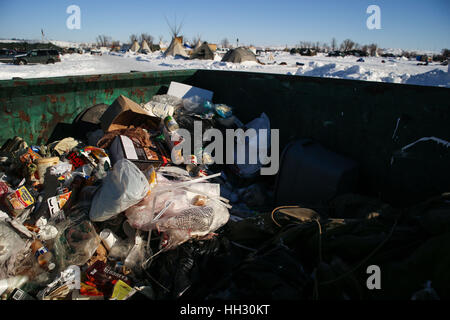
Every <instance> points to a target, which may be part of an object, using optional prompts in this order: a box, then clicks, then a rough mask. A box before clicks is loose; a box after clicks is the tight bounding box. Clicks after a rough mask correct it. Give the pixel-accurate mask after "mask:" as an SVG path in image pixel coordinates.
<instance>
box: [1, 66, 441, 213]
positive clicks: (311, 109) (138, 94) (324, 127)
mask: <svg viewBox="0 0 450 320" xmlns="http://www.w3.org/2000/svg"><path fill="white" fill-rule="evenodd" d="M171 81H177V82H183V83H186V84H190V85H194V86H197V87H200V88H204V89H208V90H211V91H213V92H214V99H213V100H214V102H216V103H226V104H229V105H231V106H233V107H234V113H235V114H236V115H237V116H238V117H239V118H240V120H241V121H242V122H244V123H246V122H248V121H250V120H252V119H253V118H255V117H257V116H259V115H260V114H261V113H262V112H265V113H266V114H267V115H268V116H269V118H270V121H271V127H272V128H274V129H280V152H281V151H282V148H283V146H285V145H286V144H287V143H288V142H289V141H291V140H293V139H298V138H305V137H307V138H312V139H314V140H316V141H318V142H320V143H321V144H322V145H323V146H325V147H326V148H328V149H330V150H332V151H334V152H337V153H340V154H342V155H344V156H347V157H349V158H352V159H354V160H356V161H357V162H358V163H359V164H360V168H361V186H360V187H361V192H362V193H366V194H370V195H373V196H377V197H380V198H382V199H383V200H385V201H388V202H390V203H392V204H398V205H406V204H411V203H415V202H418V201H420V200H423V199H425V198H427V197H429V196H431V195H435V194H438V193H442V192H446V191H450V170H449V163H450V144H449V142H448V141H450V126H449V123H450V89H448V88H439V87H427V86H413V85H404V84H391V83H379V82H369V81H357V80H341V79H328V78H315V77H303V76H288V75H275V74H265V73H248V72H230V71H211V70H175V71H163V72H135V73H126V74H106V75H89V76H73V77H72V76H71V77H57V78H41V79H15V80H4V81H0V110H1V115H0V117H1V127H0V143H4V142H5V141H6V140H7V139H8V138H11V137H13V136H16V135H17V136H21V137H23V138H24V139H25V140H27V141H28V142H29V143H30V144H43V143H46V142H47V140H48V138H49V137H50V136H51V134H52V131H53V130H54V129H55V127H56V126H57V125H58V124H60V123H66V124H70V123H71V122H72V121H73V119H74V118H75V117H76V116H77V115H78V114H79V113H80V112H81V111H83V110H84V109H85V108H88V107H90V106H93V105H95V104H99V103H106V104H110V103H112V102H113V101H114V100H115V99H116V98H117V97H118V96H119V95H121V94H123V95H125V96H127V97H129V98H131V99H132V100H134V101H136V102H138V103H142V102H147V101H148V100H149V99H150V98H151V97H152V96H153V95H155V94H162V93H165V92H166V90H167V88H168V86H169V85H170V82H171Z"/></svg>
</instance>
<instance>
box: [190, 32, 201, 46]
mask: <svg viewBox="0 0 450 320" xmlns="http://www.w3.org/2000/svg"><path fill="white" fill-rule="evenodd" d="M201 40H202V37H201V35H199V34H197V35H196V36H195V37H193V38H192V44H193V45H194V46H195V45H196V44H197V43H198V42H199V41H201Z"/></svg>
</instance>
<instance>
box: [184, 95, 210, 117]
mask: <svg viewBox="0 0 450 320" xmlns="http://www.w3.org/2000/svg"><path fill="white" fill-rule="evenodd" d="M204 102H205V101H204V99H203V98H201V97H199V96H192V97H189V98H186V99H183V107H184V109H185V110H186V111H188V112H192V113H203V103H204Z"/></svg>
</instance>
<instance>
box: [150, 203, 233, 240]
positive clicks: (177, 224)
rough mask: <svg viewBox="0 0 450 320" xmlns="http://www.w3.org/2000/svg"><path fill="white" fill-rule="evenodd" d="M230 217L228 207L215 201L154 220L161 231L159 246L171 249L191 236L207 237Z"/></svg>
mask: <svg viewBox="0 0 450 320" xmlns="http://www.w3.org/2000/svg"><path fill="white" fill-rule="evenodd" d="M229 218H230V214H229V212H228V209H227V208H226V207H225V206H223V205H222V204H220V203H219V202H217V201H211V202H210V203H208V204H207V205H205V206H191V207H189V208H188V209H185V210H183V211H181V212H179V213H178V214H177V215H174V216H172V217H167V218H166V219H161V220H159V221H158V222H156V228H157V229H158V231H160V232H163V233H164V234H163V237H162V241H161V244H160V248H166V249H173V248H175V247H176V246H179V245H180V244H182V243H184V242H186V241H188V240H189V239H191V238H204V237H206V238H208V236H211V235H213V232H214V231H216V230H217V229H219V228H220V227H222V226H223V225H225V224H226V223H227V222H228V219H229Z"/></svg>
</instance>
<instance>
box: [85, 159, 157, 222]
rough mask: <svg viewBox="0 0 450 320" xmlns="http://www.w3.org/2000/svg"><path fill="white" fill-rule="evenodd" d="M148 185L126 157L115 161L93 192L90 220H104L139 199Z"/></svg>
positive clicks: (143, 195)
mask: <svg viewBox="0 0 450 320" xmlns="http://www.w3.org/2000/svg"><path fill="white" fill-rule="evenodd" d="M149 190H150V185H149V183H148V181H147V178H146V177H145V175H144V174H143V173H142V172H141V171H140V170H139V168H138V167H136V165H134V164H133V163H132V162H131V161H129V160H126V159H121V160H119V161H117V162H116V164H115V165H114V167H113V170H112V171H110V172H109V173H108V175H107V177H106V178H105V179H104V180H103V183H102V187H101V188H100V190H99V191H98V192H97V193H96V194H95V196H94V199H93V201H92V206H91V209H90V211H89V217H90V219H91V220H92V221H105V220H108V219H111V218H113V217H115V216H116V215H118V214H119V213H121V212H123V211H125V210H126V209H128V208H130V207H131V206H133V205H135V204H137V203H138V202H139V201H141V200H142V199H143V198H144V197H145V196H146V194H147V193H148V191H149Z"/></svg>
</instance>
